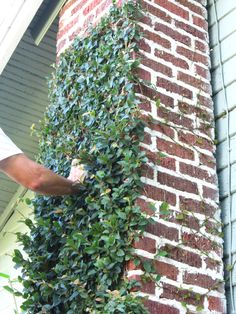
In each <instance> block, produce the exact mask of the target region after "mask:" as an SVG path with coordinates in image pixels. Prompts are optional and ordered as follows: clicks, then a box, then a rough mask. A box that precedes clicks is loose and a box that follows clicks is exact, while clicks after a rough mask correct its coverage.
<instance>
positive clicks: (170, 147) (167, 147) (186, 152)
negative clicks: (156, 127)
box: [157, 138, 194, 160]
mask: <svg viewBox="0 0 236 314" xmlns="http://www.w3.org/2000/svg"><path fill="white" fill-rule="evenodd" d="M157 148H158V149H159V150H160V151H161V152H166V153H168V154H170V155H173V156H178V157H180V158H183V159H189V160H194V153H193V151H192V150H191V149H188V148H185V147H183V146H182V145H179V144H176V143H172V142H169V141H166V140H163V139H161V138H158V139H157Z"/></svg>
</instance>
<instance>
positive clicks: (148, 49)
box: [138, 39, 151, 53]
mask: <svg viewBox="0 0 236 314" xmlns="http://www.w3.org/2000/svg"><path fill="white" fill-rule="evenodd" d="M138 47H139V49H140V50H143V51H146V52H149V53H150V52H151V47H150V45H149V44H148V43H147V42H146V41H145V40H144V39H141V40H140V41H139V42H138Z"/></svg>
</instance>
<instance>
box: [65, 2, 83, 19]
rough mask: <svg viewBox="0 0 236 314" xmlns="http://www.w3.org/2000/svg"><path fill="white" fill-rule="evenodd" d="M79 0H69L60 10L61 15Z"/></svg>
mask: <svg viewBox="0 0 236 314" xmlns="http://www.w3.org/2000/svg"><path fill="white" fill-rule="evenodd" d="M77 1H78V0H70V1H67V2H66V4H65V5H64V6H63V7H62V9H61V12H60V16H62V15H63V14H64V13H65V12H66V11H67V10H69V8H70V7H71V6H72V5H73V4H74V3H76V2H77ZM85 2H87V0H86V1H85Z"/></svg>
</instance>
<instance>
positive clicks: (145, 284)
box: [128, 275, 156, 294]
mask: <svg viewBox="0 0 236 314" xmlns="http://www.w3.org/2000/svg"><path fill="white" fill-rule="evenodd" d="M128 279H129V280H136V281H138V282H139V283H140V284H141V287H136V288H133V289H132V291H133V292H134V291H142V292H144V293H148V294H155V288H156V286H155V282H154V281H153V280H150V281H142V278H141V276H139V275H132V276H129V278H128Z"/></svg>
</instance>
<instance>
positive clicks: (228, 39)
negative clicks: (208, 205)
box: [208, 0, 236, 314]
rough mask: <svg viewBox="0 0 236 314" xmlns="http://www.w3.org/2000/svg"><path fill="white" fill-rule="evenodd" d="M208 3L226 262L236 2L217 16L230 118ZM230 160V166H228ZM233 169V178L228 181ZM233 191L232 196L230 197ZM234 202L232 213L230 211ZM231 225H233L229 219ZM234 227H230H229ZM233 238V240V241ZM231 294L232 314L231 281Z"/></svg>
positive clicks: (232, 183)
mask: <svg viewBox="0 0 236 314" xmlns="http://www.w3.org/2000/svg"><path fill="white" fill-rule="evenodd" d="M208 4H209V24H210V25H209V26H210V29H209V32H210V45H211V60H212V86H213V100H214V105H215V116H216V136H217V139H218V142H219V144H218V146H217V168H218V176H219V185H220V201H221V208H222V211H223V213H222V217H223V222H224V233H225V246H224V255H225V263H226V264H228V263H229V254H230V252H231V253H232V262H234V261H235V260H236V241H235V238H236V71H235V70H236V1H235V0H217V1H216V7H217V15H218V21H217V22H218V26H219V36H220V42H221V53H222V63H223V72H224V81H225V89H226V96H227V100H228V108H229V119H228V117H227V116H226V115H225V114H224V113H225V112H226V108H227V107H226V102H225V97H224V91H223V82H222V78H221V69H220V54H219V47H218V46H217V24H216V19H215V13H214V7H213V0H209V1H208ZM227 134H229V137H230V138H229V143H230V149H229V147H228V141H227ZM228 159H229V160H230V167H228ZM229 168H230V180H229ZM229 190H230V193H231V198H229V197H228V191H229ZM230 202H231V214H230V210H229V209H230ZM230 220H231V223H232V227H231V228H230V225H229V221H230ZM230 229H231V230H230ZM230 238H232V240H233V241H230ZM232 283H233V295H235V301H236V268H234V269H233V274H232ZM226 293H227V296H228V311H227V313H228V314H231V313H232V309H231V306H230V304H231V299H230V293H229V283H226Z"/></svg>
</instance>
